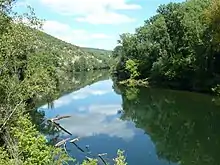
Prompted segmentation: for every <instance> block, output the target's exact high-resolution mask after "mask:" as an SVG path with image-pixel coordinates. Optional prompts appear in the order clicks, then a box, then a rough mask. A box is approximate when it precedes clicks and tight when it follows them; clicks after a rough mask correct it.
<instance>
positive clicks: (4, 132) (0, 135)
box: [0, 0, 109, 165]
mask: <svg viewBox="0 0 220 165" xmlns="http://www.w3.org/2000/svg"><path fill="white" fill-rule="evenodd" d="M15 2H16V1H14V0H0V164H4V165H33V164H38V165H50V164H51V165H56V164H57V165H61V164H65V163H67V162H68V161H70V160H72V158H70V157H69V156H68V155H67V154H66V153H65V151H64V150H63V149H61V148H56V147H54V146H53V145H49V143H48V141H47V139H46V137H45V136H44V135H43V134H42V133H41V132H39V130H40V128H39V127H40V125H35V124H42V123H39V122H40V121H35V120H34V117H33V116H34V115H35V117H37V116H38V117H39V119H40V120H41V121H42V120H43V119H42V117H44V115H43V114H40V112H36V106H37V104H38V103H39V100H42V99H45V100H46V101H48V102H49V101H51V100H53V99H55V98H56V97H57V93H59V92H64V91H63V87H62V85H63V84H65V83H66V81H65V80H66V79H68V78H69V77H68V72H69V71H70V72H74V73H76V71H82V70H94V69H100V68H108V67H109V66H108V65H107V59H106V58H105V62H103V61H102V57H101V56H99V57H96V56H95V55H92V54H89V53H87V52H84V51H82V50H81V49H80V48H79V47H76V46H74V45H71V44H68V43H66V42H63V41H61V40H58V39H56V38H54V37H52V36H49V35H47V34H45V33H43V32H41V31H40V30H41V25H42V21H40V20H39V19H38V18H37V17H36V16H35V14H34V11H33V10H32V9H31V8H30V12H29V13H25V14H23V15H18V14H17V13H14V12H13V10H12V9H13V4H14V3H15ZM24 20H25V21H24ZM75 62H79V65H78V66H79V69H78V70H76V69H75V68H74V67H76V66H75ZM99 74H100V73H99ZM98 77H99V76H98ZM68 80H69V79H68ZM61 81H63V83H61ZM72 81H74V80H73V79H72ZM74 83H76V81H75V82H74ZM85 83H86V82H85ZM35 119H36V118H35ZM42 126H43V125H42ZM42 129H46V128H42ZM43 133H44V132H43Z"/></svg>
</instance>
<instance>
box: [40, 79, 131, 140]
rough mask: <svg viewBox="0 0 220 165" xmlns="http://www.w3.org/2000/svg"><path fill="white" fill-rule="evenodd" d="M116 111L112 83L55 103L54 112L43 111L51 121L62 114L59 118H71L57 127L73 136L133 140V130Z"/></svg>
mask: <svg viewBox="0 0 220 165" xmlns="http://www.w3.org/2000/svg"><path fill="white" fill-rule="evenodd" d="M109 99H110V100H111V102H109ZM42 108H47V107H46V106H43V107H42ZM119 109H121V99H120V96H118V95H116V94H115V93H114V92H113V90H112V82H111V81H109V80H106V81H100V82H98V83H95V84H93V85H92V86H87V87H85V88H83V89H81V90H79V91H77V92H73V93H70V94H68V95H65V96H63V97H61V98H59V99H58V100H55V101H54V109H53V110H52V111H50V110H49V111H46V116H48V117H54V116H57V115H60V113H61V112H62V115H70V116H71V117H70V118H68V119H65V120H62V121H60V124H61V125H62V126H63V127H64V128H65V129H67V130H69V131H70V132H71V133H72V134H73V135H74V136H80V137H89V136H97V135H101V134H104V135H108V136H109V137H118V138H123V139H125V140H129V139H132V138H133V136H134V132H133V129H130V128H129V126H128V122H127V121H122V120H120V119H119V117H120V116H119V115H118V110H119Z"/></svg>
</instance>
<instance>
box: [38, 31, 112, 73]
mask: <svg viewBox="0 0 220 165" xmlns="http://www.w3.org/2000/svg"><path fill="white" fill-rule="evenodd" d="M36 36H37V38H38V45H39V51H41V52H44V53H45V52H47V53H53V54H56V55H58V56H59V57H60V61H59V63H62V65H61V66H65V67H66V68H68V70H70V71H83V70H94V69H102V68H109V67H110V63H111V62H110V61H111V58H110V57H109V56H108V55H111V51H106V50H102V49H93V48H81V47H78V46H76V45H73V44H70V43H67V42H65V41H62V40H60V39H58V38H56V37H53V36H51V35H49V34H47V33H44V32H42V31H36ZM103 55H104V56H103ZM105 55H106V56H105Z"/></svg>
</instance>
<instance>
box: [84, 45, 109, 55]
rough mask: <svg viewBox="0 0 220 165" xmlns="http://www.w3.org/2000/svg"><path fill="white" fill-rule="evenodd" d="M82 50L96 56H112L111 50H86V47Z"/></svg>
mask: <svg viewBox="0 0 220 165" xmlns="http://www.w3.org/2000/svg"><path fill="white" fill-rule="evenodd" d="M81 48H82V50H84V51H86V52H90V53H94V54H101V55H112V51H111V50H104V49H98V48H86V47H81Z"/></svg>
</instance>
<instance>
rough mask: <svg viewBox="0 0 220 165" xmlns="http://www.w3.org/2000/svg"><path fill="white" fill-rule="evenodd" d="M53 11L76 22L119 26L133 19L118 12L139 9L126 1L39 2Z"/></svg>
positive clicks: (71, 0) (63, 0)
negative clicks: (74, 19)
mask: <svg viewBox="0 0 220 165" xmlns="http://www.w3.org/2000/svg"><path fill="white" fill-rule="evenodd" d="M41 3H42V4H44V5H47V6H48V7H50V8H52V9H53V10H55V11H57V12H59V13H61V14H65V15H70V16H74V17H76V20H77V21H80V22H88V23H92V24H119V23H126V22H133V21H134V19H133V18H130V17H128V16H126V15H124V14H119V13H118V10H134V9H140V8H141V6H140V5H137V4H129V3H127V2H126V0H62V1H61V0H41Z"/></svg>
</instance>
